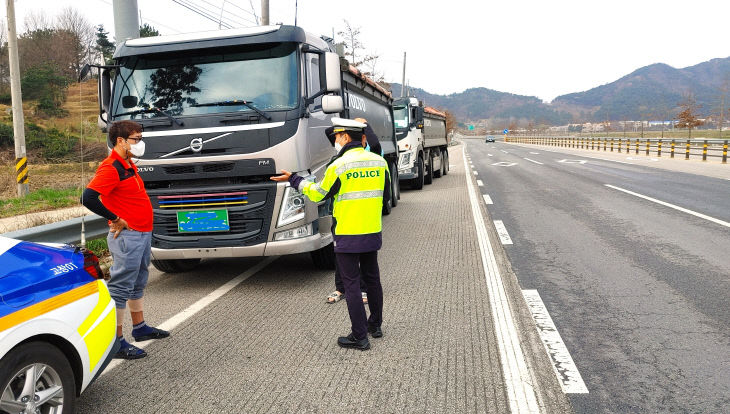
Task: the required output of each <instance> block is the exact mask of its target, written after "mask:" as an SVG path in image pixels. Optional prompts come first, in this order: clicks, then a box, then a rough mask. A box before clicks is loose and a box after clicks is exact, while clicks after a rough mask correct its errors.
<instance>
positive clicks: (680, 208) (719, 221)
mask: <svg viewBox="0 0 730 414" xmlns="http://www.w3.org/2000/svg"><path fill="white" fill-rule="evenodd" d="M604 185H605V186H606V187H609V188H613V189H614V190H618V191H623V192H624V193H626V194H631V195H632V196H636V197H639V198H643V199H644V200H649V201H651V202H653V203H657V204H661V205H663V206H665V207H669V208H673V209H675V210H678V211H681V212H683V213H687V214H691V215H693V216H695V217H699V218H701V219H705V220H707V221H711V222H713V223H716V224H719V225H721V226H725V227H730V223H728V222H727V221H723V220H720V219H716V218H714V217H710V216H708V215H705V214H702V213H698V212H696V211H692V210H690V209H686V208H684V207H680V206H677V205H674V204H670V203H667V202H666V201H661V200H657V199H656V198H651V197H649V196H645V195H642V194H639V193H635V192H633V191H629V190H626V189H623V188H621V187H616V186H614V185H611V184H604Z"/></svg>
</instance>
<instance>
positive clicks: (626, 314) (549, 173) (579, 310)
mask: <svg viewBox="0 0 730 414" xmlns="http://www.w3.org/2000/svg"><path fill="white" fill-rule="evenodd" d="M465 142H466V143H467V153H468V154H469V155H470V156H471V160H472V162H473V169H474V171H476V174H477V175H476V177H475V178H476V179H479V180H480V181H481V184H482V185H481V186H480V187H479V190H480V191H481V193H482V194H486V195H488V196H489V198H490V199H491V201H492V202H493V204H490V205H488V206H487V210H488V211H489V215H490V216H491V219H492V220H501V221H502V223H504V226H505V229H506V231H507V232H508V233H509V236H510V238H511V240H512V244H508V245H505V246H504V248H505V251H506V253H507V256H508V258H509V261H510V263H511V265H512V268H513V270H514V272H515V273H516V275H517V278H518V280H519V284H520V286H521V288H522V289H536V290H537V291H538V293H539V295H540V296H541V297H542V300H543V302H544V303H545V306H546V308H547V310H548V312H549V314H550V316H551V317H552V320H553V321H554V323H555V325H556V327H557V329H558V331H559V333H560V335H561V336H562V338H563V340H564V342H565V344H566V346H567V349H568V351H569V352H570V354H571V356H572V359H573V360H574V362H575V364H576V366H577V368H578V370H579V371H580V374H581V376H582V379H583V381H584V382H585V385H586V387H587V389H588V393H580V394H579V393H575V394H568V396H569V398H570V401H571V403H572V405H573V407H574V409H575V411H576V412H579V413H603V412H612V413H616V412H618V413H627V412H637V413H638V412H692V413H720V412H728V407H730V312H729V311H728V309H730V227H729V226H730V197H729V196H730V181H728V180H727V179H722V178H712V177H708V176H703V175H699V174H687V173H682V172H678V171H668V170H663V169H656V168H650V167H647V166H646V165H645V164H648V163H651V162H652V160H651V159H650V158H644V159H640V158H637V159H635V160H631V159H623V160H622V161H620V162H614V161H605V160H600V159H597V158H588V156H596V153H591V152H588V151H586V152H584V153H583V154H585V155H586V156H582V155H581V154H577V153H576V152H575V151H573V152H566V153H561V152H560V150H561V149H560V148H554V147H551V148H549V150H548V148H544V147H539V146H525V145H513V144H507V143H504V142H501V141H498V142H497V143H489V144H487V143H484V141H483V140H470V139H467V140H465ZM576 154H577V155H576ZM600 154H601V153H599V154H598V155H599V156H600ZM672 162H680V163H681V162H682V161H672ZM676 165H680V164H676ZM723 167H726V168H729V169H730V166H726V165H725V166H723ZM680 169H681V168H680ZM609 186H612V187H609ZM622 190H624V191H622ZM627 191H629V192H631V193H629V192H627ZM642 196H643V197H642ZM649 198H650V199H651V200H650V199H649ZM660 202H663V203H664V204H661V203H660ZM670 205H671V206H670ZM673 206H674V207H673ZM681 209H684V210H681Z"/></svg>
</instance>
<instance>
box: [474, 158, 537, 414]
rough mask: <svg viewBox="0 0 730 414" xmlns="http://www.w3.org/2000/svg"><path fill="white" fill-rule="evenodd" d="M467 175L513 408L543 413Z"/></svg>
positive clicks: (504, 371) (510, 406) (493, 316)
mask: <svg viewBox="0 0 730 414" xmlns="http://www.w3.org/2000/svg"><path fill="white" fill-rule="evenodd" d="M462 156H463V157H464V164H465V165H466V150H465V149H462ZM464 177H465V178H466V188H467V191H468V192H469V201H470V203H471V212H472V217H473V219H474V226H475V227H476V232H477V240H478V242H479V252H480V254H481V258H482V266H483V268H484V276H485V279H486V282H487V291H488V292H489V306H490V309H491V311H492V322H493V323H494V331H495V335H496V337H497V349H498V350H499V356H500V358H499V360H500V363H501V364H502V374H503V377H504V382H505V387H506V392H505V393H506V395H507V401H508V402H509V408H510V411H511V412H512V413H539V412H540V406H539V405H538V404H537V397H536V396H535V390H534V388H533V386H532V383H533V377H532V375H531V373H530V370H529V369H528V368H527V363H526V362H525V357H524V355H523V353H522V348H521V346H520V341H519V338H518V336H517V328H516V327H515V323H514V319H513V317H512V310H511V309H510V305H509V300H508V299H507V292H506V290H505V288H504V282H503V281H502V276H501V274H500V273H499V267H498V266H497V260H496V258H495V256H494V251H493V250H492V244H491V242H490V241H489V234H488V233H487V227H486V226H485V224H484V218H483V216H482V210H481V207H480V206H479V201H478V199H477V191H476V188H475V186H474V183H473V182H472V179H471V177H469V175H468V174H464Z"/></svg>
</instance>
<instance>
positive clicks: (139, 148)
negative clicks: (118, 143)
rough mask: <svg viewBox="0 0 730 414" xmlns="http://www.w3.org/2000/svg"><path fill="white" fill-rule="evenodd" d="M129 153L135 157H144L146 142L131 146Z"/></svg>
mask: <svg viewBox="0 0 730 414" xmlns="http://www.w3.org/2000/svg"><path fill="white" fill-rule="evenodd" d="M129 152H131V153H132V155H134V156H135V157H141V156H143V155H144V141H139V142H138V143H136V144H129Z"/></svg>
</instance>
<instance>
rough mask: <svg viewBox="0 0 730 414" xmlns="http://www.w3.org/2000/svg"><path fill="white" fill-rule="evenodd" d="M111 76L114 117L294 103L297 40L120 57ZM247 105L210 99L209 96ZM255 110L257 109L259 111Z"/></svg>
mask: <svg viewBox="0 0 730 414" xmlns="http://www.w3.org/2000/svg"><path fill="white" fill-rule="evenodd" d="M120 63H121V65H122V67H121V68H120V69H119V72H118V74H117V77H116V79H115V82H114V94H113V101H112V102H113V103H112V106H113V112H114V118H115V119H140V118H141V119H146V118H153V117H159V116H161V115H160V112H159V111H150V110H138V109H147V108H157V109H161V110H164V111H166V112H167V113H168V114H171V115H174V116H181V115H203V114H213V113H220V112H245V111H248V112H253V111H255V109H253V108H256V109H258V110H259V111H261V112H263V113H266V112H270V111H277V110H289V109H293V108H295V107H296V106H297V104H298V99H297V98H298V90H299V88H298V81H297V79H298V78H297V64H296V45H295V44H289V43H282V44H278V45H273V46H272V45H257V46H254V47H252V46H248V47H247V48H245V49H243V48H241V47H238V48H226V49H220V48H218V49H206V50H193V51H186V52H184V53H181V52H176V53H165V54H158V55H154V54H149V55H142V56H132V57H128V58H123V59H122V61H121V62H120ZM236 101H242V102H247V103H248V104H247V105H244V104H241V105H227V104H226V105H211V104H210V103H211V102H224V103H227V102H236ZM259 111H256V112H259Z"/></svg>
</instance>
